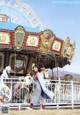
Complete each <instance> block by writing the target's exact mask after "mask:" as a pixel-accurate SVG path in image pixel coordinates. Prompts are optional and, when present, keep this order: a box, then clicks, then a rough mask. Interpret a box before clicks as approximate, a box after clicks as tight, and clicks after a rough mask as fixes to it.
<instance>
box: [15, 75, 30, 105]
mask: <svg viewBox="0 0 80 115" xmlns="http://www.w3.org/2000/svg"><path fill="white" fill-rule="evenodd" d="M31 91H32V80H31V76H30V75H29V74H28V75H27V76H26V77H20V78H19V82H18V83H16V84H15V85H14V97H13V98H14V102H15V101H16V102H20V103H22V102H29V97H30V94H31Z"/></svg>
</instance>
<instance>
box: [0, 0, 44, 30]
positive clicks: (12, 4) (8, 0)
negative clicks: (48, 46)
mask: <svg viewBox="0 0 80 115" xmlns="http://www.w3.org/2000/svg"><path fill="white" fill-rule="evenodd" d="M0 14H4V15H7V16H8V17H9V19H10V21H11V22H14V23H17V24H19V25H22V26H27V27H32V28H38V29H40V30H43V27H42V24H41V22H40V20H39V18H38V17H37V16H36V14H35V12H34V11H33V10H32V9H31V7H30V6H29V5H27V4H26V3H24V2H22V1H21V0H0Z"/></svg>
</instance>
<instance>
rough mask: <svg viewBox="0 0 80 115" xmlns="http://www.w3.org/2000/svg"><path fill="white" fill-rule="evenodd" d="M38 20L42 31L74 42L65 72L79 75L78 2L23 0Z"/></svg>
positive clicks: (79, 1)
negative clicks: (71, 55)
mask: <svg viewBox="0 0 80 115" xmlns="http://www.w3.org/2000/svg"><path fill="white" fill-rule="evenodd" d="M23 1H24V2H25V3H27V4H28V5H29V6H30V7H31V8H32V9H33V11H34V12H35V13H36V15H37V16H38V18H39V19H40V21H41V23H42V25H43V28H44V29H51V30H52V31H53V33H54V34H55V35H56V36H57V37H59V38H61V39H65V38H66V37H69V38H70V41H71V43H73V42H74V41H75V42H76V49H75V54H74V57H73V59H72V63H71V65H66V66H65V67H64V68H63V69H64V70H66V71H70V72H74V73H79V74H80V0H23Z"/></svg>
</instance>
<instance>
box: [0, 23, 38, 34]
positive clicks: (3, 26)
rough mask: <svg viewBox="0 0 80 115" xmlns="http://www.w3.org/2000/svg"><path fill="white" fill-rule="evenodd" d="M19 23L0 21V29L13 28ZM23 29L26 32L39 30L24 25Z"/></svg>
mask: <svg viewBox="0 0 80 115" xmlns="http://www.w3.org/2000/svg"><path fill="white" fill-rule="evenodd" d="M18 26H19V25H18V24H16V23H12V22H11V21H8V22H0V29H6V30H13V31H14V29H15V28H17V27H18ZM24 29H25V31H27V32H40V30H39V29H38V28H32V27H24Z"/></svg>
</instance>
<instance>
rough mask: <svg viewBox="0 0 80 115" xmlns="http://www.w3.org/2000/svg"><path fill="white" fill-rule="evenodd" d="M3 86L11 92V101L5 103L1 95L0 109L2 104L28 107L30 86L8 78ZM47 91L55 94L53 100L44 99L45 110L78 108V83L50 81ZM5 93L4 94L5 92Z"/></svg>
mask: <svg viewBox="0 0 80 115" xmlns="http://www.w3.org/2000/svg"><path fill="white" fill-rule="evenodd" d="M4 84H5V85H6V86H7V87H8V88H9V89H10V90H11V92H12V93H11V94H12V95H11V97H12V98H11V99H10V101H9V102H5V101H4V100H5V99H4V98H6V96H5V95H3V94H1V91H0V98H1V96H2V97H3V98H2V100H1V99H0V101H1V102H0V107H1V106H2V104H6V103H7V105H9V107H10V108H13V109H14V108H18V109H19V110H20V109H21V108H26V107H27V106H29V98H30V96H31V93H30V88H31V86H29V85H26V82H25V81H24V79H22V81H18V78H9V79H8V80H4ZM46 86H47V88H49V90H52V91H53V92H54V93H55V96H54V98H53V100H51V99H44V102H43V103H44V105H45V106H46V108H57V109H58V108H67V107H68V108H75V107H77V108H78V107H80V82H75V81H64V80H60V81H57V80H51V81H49V82H48V83H47V84H46ZM5 93H6V92H5Z"/></svg>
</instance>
